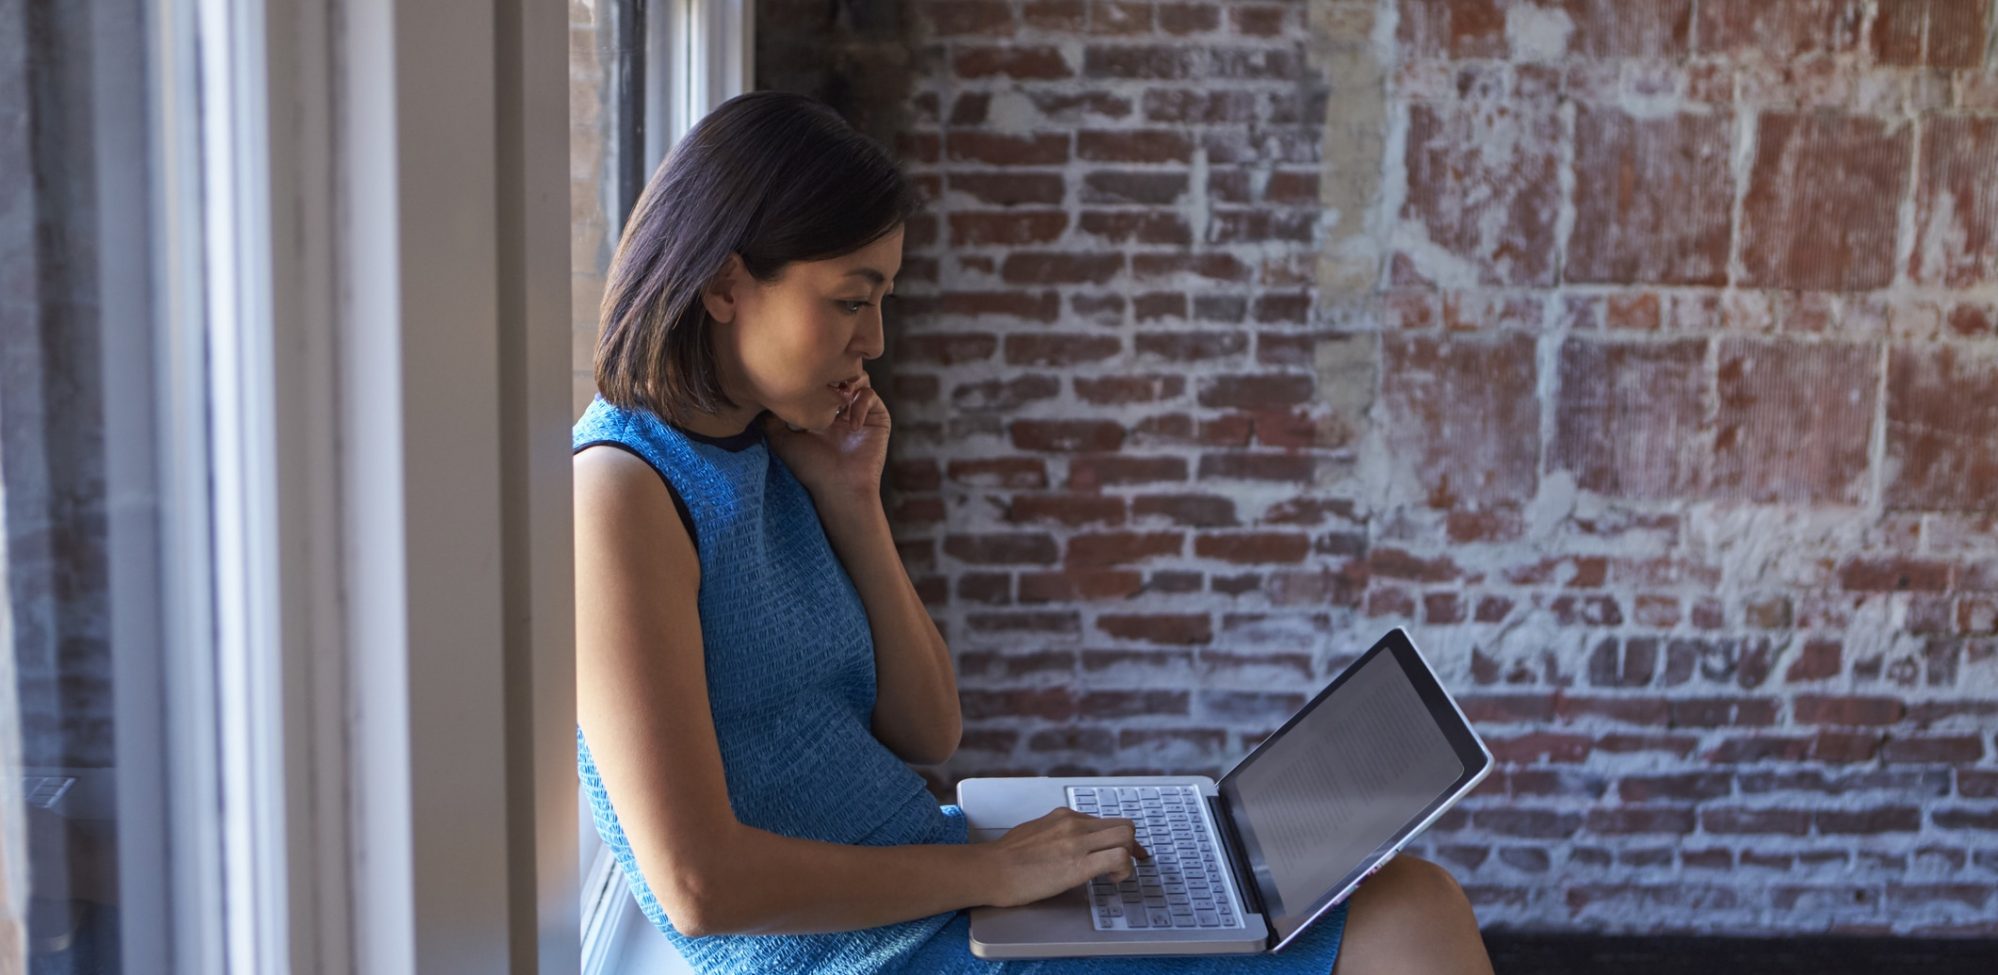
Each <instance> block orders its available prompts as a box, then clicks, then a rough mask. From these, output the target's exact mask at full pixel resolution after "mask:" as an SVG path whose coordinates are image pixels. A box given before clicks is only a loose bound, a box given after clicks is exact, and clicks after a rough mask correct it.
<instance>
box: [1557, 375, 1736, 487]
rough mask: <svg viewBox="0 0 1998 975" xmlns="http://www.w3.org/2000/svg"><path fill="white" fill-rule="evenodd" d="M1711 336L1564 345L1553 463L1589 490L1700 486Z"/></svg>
mask: <svg viewBox="0 0 1998 975" xmlns="http://www.w3.org/2000/svg"><path fill="white" fill-rule="evenodd" d="M1705 365H1706V342H1704V341H1700V340H1684V341H1675V342H1665V343H1654V342H1642V343H1640V342H1596V341H1589V340H1585V339H1570V340H1568V341H1567V342H1564V343H1562V346H1561V362H1560V370H1561V372H1560V375H1561V389H1560V393H1559V398H1558V399H1557V401H1556V404H1557V405H1556V409H1557V411H1558V412H1557V413H1556V414H1555V418H1554V441H1553V444H1552V447H1551V448H1550V450H1551V455H1550V458H1549V465H1550V466H1551V467H1554V468H1556V469H1560V470H1568V471H1573V472H1574V474H1575V482H1576V484H1577V485H1579V486H1580V487H1582V488H1583V489H1585V490H1589V491H1596V492H1600V493H1603V494H1608V495H1612V496H1616V497H1626V498H1647V499H1655V498H1671V497H1677V496H1681V495H1684V494H1686V493H1688V492H1690V491H1692V490H1694V489H1696V488H1697V486H1698V484H1699V480H1700V474H1701V470H1702V467H1703V465H1704V458H1703V457H1702V456H1701V454H1702V450H1701V446H1702V437H1701V430H1700V428H1701V417H1702V415H1703V413H1704V412H1705V406H1704V402H1703V401H1704V396H1703V395H1702V393H1703V391H1704V389H1703V387H1704V386H1705V378H1704V372H1705Z"/></svg>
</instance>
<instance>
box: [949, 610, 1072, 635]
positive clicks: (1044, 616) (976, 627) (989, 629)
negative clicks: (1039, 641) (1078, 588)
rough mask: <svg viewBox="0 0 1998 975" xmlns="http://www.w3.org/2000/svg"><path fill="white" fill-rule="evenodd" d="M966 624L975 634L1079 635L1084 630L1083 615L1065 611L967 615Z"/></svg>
mask: <svg viewBox="0 0 1998 975" xmlns="http://www.w3.org/2000/svg"><path fill="white" fill-rule="evenodd" d="M964 622H965V625H966V626H967V627H969V628H970V629H971V630H972V632H974V633H1077V632H1080V631H1081V629H1082V616H1081V614H1079V613H1073V612H1065V611H1057V612H1040V613H967V614H965V617H964Z"/></svg>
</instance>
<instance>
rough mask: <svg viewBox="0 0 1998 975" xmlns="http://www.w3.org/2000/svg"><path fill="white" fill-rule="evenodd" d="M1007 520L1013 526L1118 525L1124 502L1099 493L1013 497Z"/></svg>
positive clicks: (1008, 505) (1008, 507)
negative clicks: (1050, 523)
mask: <svg viewBox="0 0 1998 975" xmlns="http://www.w3.org/2000/svg"><path fill="white" fill-rule="evenodd" d="M1006 520H1007V521H1010V522H1014V523H1016V524H1032V523H1036V522H1054V523H1058V524H1062V525H1091V524H1096V525H1121V524H1123V523H1124V499H1123V498H1117V497H1106V496H1104V495H1100V494H1016V495H1014V496H1013V497H1012V499H1011V500H1010V501H1009V502H1008V503H1007V505H1006Z"/></svg>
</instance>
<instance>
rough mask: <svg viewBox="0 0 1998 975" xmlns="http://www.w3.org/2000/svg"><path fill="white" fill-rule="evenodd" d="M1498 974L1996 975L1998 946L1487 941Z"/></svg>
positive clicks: (1552, 937)
mask: <svg viewBox="0 0 1998 975" xmlns="http://www.w3.org/2000/svg"><path fill="white" fill-rule="evenodd" d="M1485 946H1486V948H1487V949H1489V950H1490V951H1491V955H1492V967H1493V968H1494V969H1495V970H1496V972H1497V975H1569V973H1574V975H1582V973H1588V975H1789V973H1792V972H1795V973H1809V975H1843V973H1848V972H1850V973H1854V975H1858V973H1865V975H1901V973H1904V972H1905V973H1910V975H1957V973H1963V975H1973V973H1974V975H1994V973H1998V941H1988V940H1954V941H1950V940H1939V939H1909V938H1833V937H1798V938H1711V937H1689V936H1676V937H1602V936H1590V935H1557V934H1520V933H1512V932H1492V933H1489V934H1487V935H1485Z"/></svg>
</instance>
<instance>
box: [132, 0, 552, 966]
mask: <svg viewBox="0 0 1998 975" xmlns="http://www.w3.org/2000/svg"><path fill="white" fill-rule="evenodd" d="M148 10H149V12H148V21H147V26H148V35H147V36H148V37H149V39H150V42H151V43H150V54H151V59H150V62H149V64H148V67H147V70H148V71H149V72H150V78H149V79H148V80H149V85H148V89H149V92H150V94H151V106H150V117H151V123H152V124H151V126H150V130H151V133H152V136H151V138H152V151H151V158H153V159H154V160H156V162H157V166H156V167H155V176H154V180H153V185H152V191H153V196H154V205H153V209H152V211H151V218H152V220H153V221H154V224H155V233H154V240H155V241H157V242H158V243H159V244H160V245H161V246H156V247H155V248H154V249H153V254H154V255H155V261H156V263H155V265H154V268H153V275H152V277H153V287H152V293H153V294H154V296H155V303H156V305H157V308H158V316H157V320H158V321H159V323H160V327H159V331H158V344H157V348H155V349H154V350H153V352H152V355H151V362H150V368H148V364H147V363H146V362H144V361H143V360H142V361H141V362H140V364H139V365H138V366H137V367H136V373H137V374H138V375H139V376H142V377H145V378H148V379H151V380H152V381H153V382H154V383H156V384H157V387H158V388H157V390H156V391H155V395H156V398H157V402H158V403H159V406H160V408H159V411H158V414H157V416H158V427H157V428H156V430H155V431H150V432H152V433H153V436H154V439H153V441H152V442H151V444H149V445H147V446H150V447H151V448H152V457H151V464H150V465H149V466H151V467H152V468H153V474H152V475H150V476H156V478H157V487H158V492H159V497H160V502H159V509H158V512H157V521H156V522H153V523H152V524H153V527H154V528H155V529H156V543H157V551H158V561H157V563H156V565H157V572H158V576H157V578H158V580H159V584H160V586H161V587H162V588H161V589H160V591H159V598H160V604H159V606H158V607H157V611H158V618H159V619H160V620H161V621H162V623H163V625H162V627H161V629H162V630H163V632H164V636H163V638H162V643H163V646H162V647H161V650H160V653H159V654H158V656H157V657H155V658H152V659H147V658H146V657H145V656H144V655H143V654H139V653H134V652H132V651H131V650H129V649H126V650H120V651H117V653H118V658H117V667H118V670H117V672H116V676H115V678H114V679H115V680H116V687H115V689H116V692H117V694H118V703H117V707H118V714H119V720H120V734H119V742H120V744H119V749H120V752H119V758H118V761H119V766H120V769H119V774H120V807H121V808H120V811H119V820H120V860H121V867H127V868H128V869H122V870H121V876H122V877H123V878H124V879H123V881H122V882H123V884H124V894H123V895H122V896H123V898H124V903H125V904H126V905H127V909H126V917H125V929H124V931H123V933H122V936H121V939H122V945H123V952H124V957H125V958H126V959H127V962H128V964H133V963H137V960H139V959H144V960H145V964H147V965H150V966H155V967H151V968H149V969H148V970H153V971H165V972H169V973H175V975H182V973H185V975H215V973H219V975H250V973H259V975H260V973H265V972H291V973H301V975H304V973H325V975H350V973H353V972H367V973H370V975H374V973H384V975H403V973H409V975H415V973H418V972H422V973H426V975H427V973H431V972H461V971H462V972H478V973H499V972H507V973H535V972H546V973H554V972H574V971H576V970H577V968H578V962H579V956H580V952H579V939H578V933H577V929H578V921H579V918H578V910H577V905H578V893H579V888H580V878H579V877H578V874H577V861H576V854H577V849H576V843H575V836H576V828H577V822H576V818H575V815H576V807H575V803H574V795H575V787H576V779H575V744H574V742H575V739H574V734H575V731H574V729H575V667H574V654H573V632H574V631H573V606H572V602H573V575H572V552H573V549H572V541H571V521H570V483H569V482H570V474H569V472H570V461H569V454H568V449H567V440H568V430H569V425H570V415H569V412H570V403H569V361H568V356H569V341H568V335H567V328H566V325H565V323H566V316H567V313H568V310H569V307H570V306H569V294H568V287H569V280H568V261H567V257H566V242H567V238H568V233H567V228H568V220H569V207H568V198H567V187H568V182H569V181H568V175H567V134H568V126H567V73H568V72H567V51H568V44H567V34H568V31H567V21H566V11H565V9H564V8H563V7H562V6H561V5H557V4H549V3H545V2H541V0H502V2H500V3H497V4H495V3H492V2H490V0H487V2H474V0H425V2H423V3H420V4H408V3H403V4H396V3H392V2H390V0H159V2H156V3H154V4H152V5H151V6H150V7H149V8H148ZM197 106H198V108H197ZM194 201H198V203H196V202H194ZM133 372H134V369H133V368H132V367H131V364H130V363H129V362H128V363H126V369H125V374H128V375H129V374H132V373H133ZM116 395H120V396H126V397H127V398H128V399H129V398H143V394H142V393H139V392H131V393H128V392H125V391H123V390H120V391H119V392H118V393H117V394H116ZM109 412H110V414H111V415H112V416H118V415H119V413H118V411H109ZM125 415H126V416H144V415H146V414H145V413H143V412H132V413H128V414H125ZM119 422H123V421H119ZM140 435H141V436H142V435H143V434H140ZM133 440H134V434H133V428H132V427H131V426H129V425H126V426H119V427H114V429H112V430H110V431H108V433H107V442H111V443H114V444H117V443H124V444H130V443H131V442H132V441H133ZM121 476H122V475H120V473H119V472H118V470H117V469H116V467H115V465H114V468H113V470H112V472H111V474H110V475H109V476H108V478H107V479H108V480H109V481H110V482H111V483H112V485H113V487H114V488H115V487H116V486H117V484H118V483H120V482H119V480H118V479H119V477H121ZM147 476H149V475H147V474H146V473H145V472H143V471H142V472H140V473H139V474H135V475H131V476H130V478H128V480H131V481H134V482H137V481H143V480H145V478H146V477H147ZM113 502H114V507H113V514H114V525H113V531H114V533H116V532H119V531H121V528H120V527H119V525H118V524H117V523H116V518H117V515H118V508H117V502H118V499H117V498H115V497H114V499H113ZM147 530H148V528H147V526H146V525H144V524H141V525H139V526H138V527H137V528H134V529H132V530H131V531H132V532H136V533H137V535H136V536H134V535H132V534H130V533H128V534H127V535H126V536H125V537H139V538H141V540H144V539H145V537H146V532H147ZM114 613H120V614H121V615H120V616H119V618H118V619H114V627H118V628H122V629H114V641H115V642H116V644H117V645H118V646H121V647H130V646H131V645H132V642H131V641H129V640H119V639H117V637H116V634H119V633H124V634H127V635H129V634H130V633H132V632H135V631H136V630H137V629H138V627H140V626H141V625H142V624H143V622H144V621H143V619H142V617H143V616H144V615H145V613H143V612H139V613H134V614H131V615H130V616H129V618H128V617H127V616H126V615H123V611H122V610H114ZM149 732H154V733H153V734H149ZM149 802H150V803H151V804H152V805H151V808H150V809H148V808H147V804H148V803H149ZM162 810H163V811H164V815H162ZM130 868H136V869H130Z"/></svg>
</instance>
